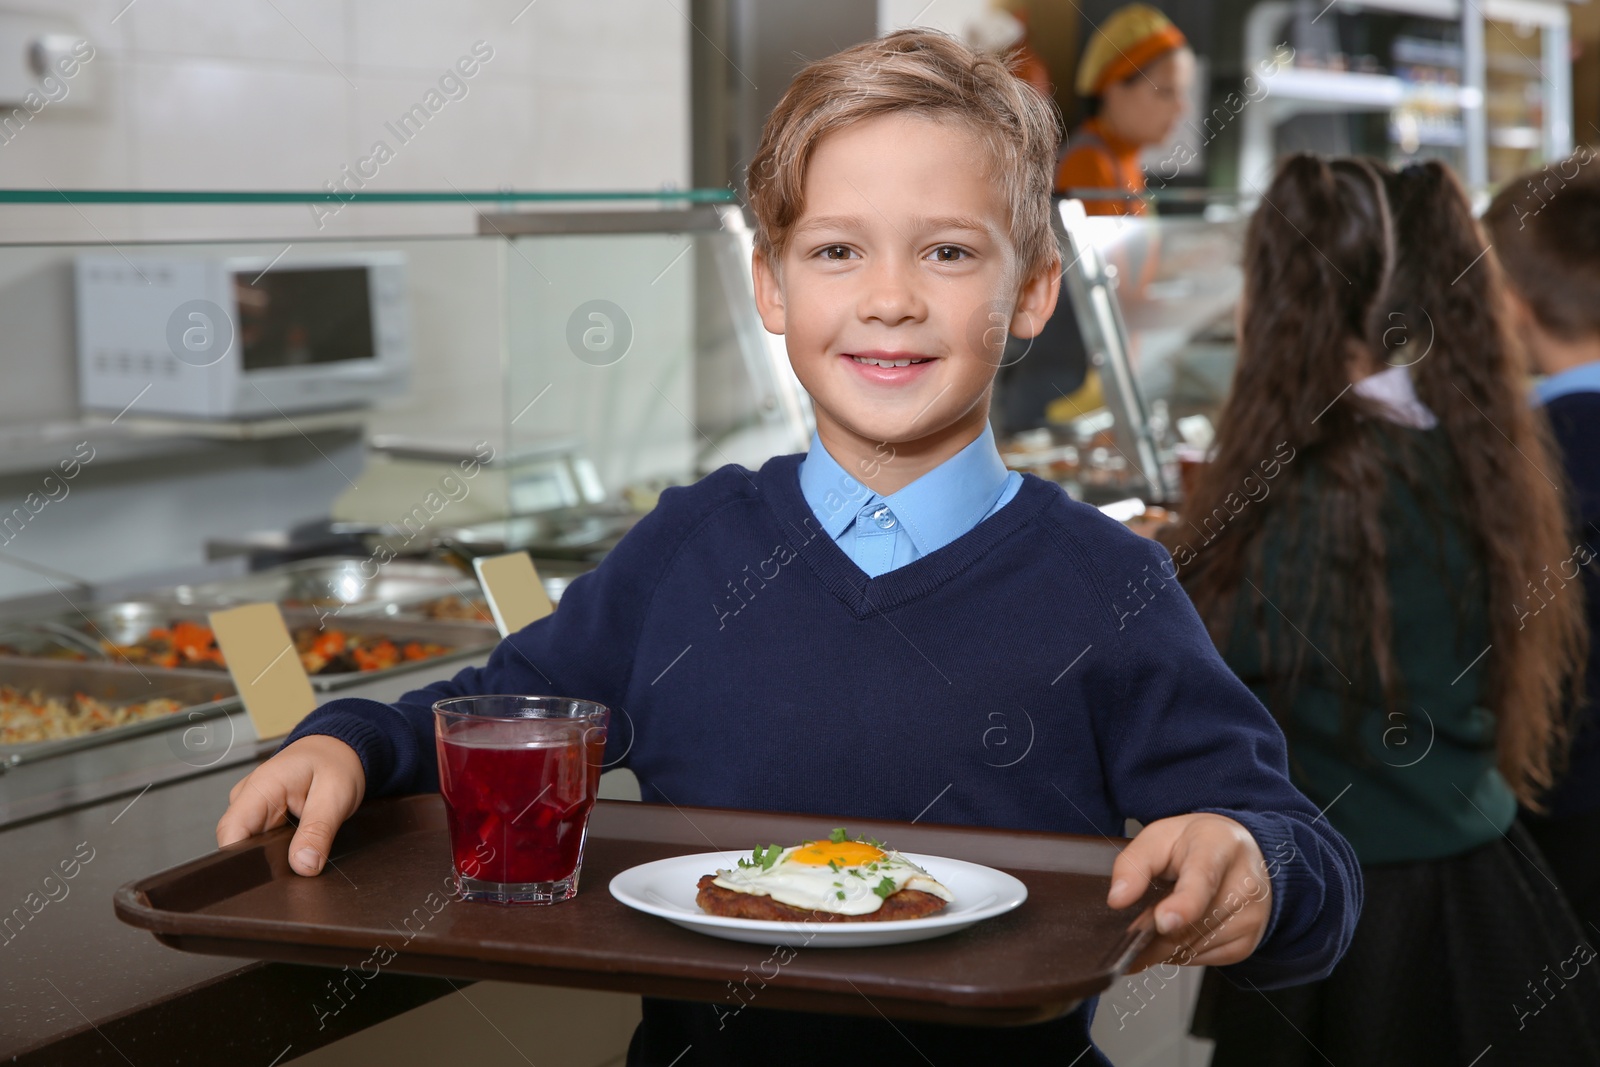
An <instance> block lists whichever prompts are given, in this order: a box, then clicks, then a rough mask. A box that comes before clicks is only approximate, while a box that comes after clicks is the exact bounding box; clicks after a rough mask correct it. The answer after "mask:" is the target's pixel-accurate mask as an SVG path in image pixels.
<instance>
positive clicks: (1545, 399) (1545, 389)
mask: <svg viewBox="0 0 1600 1067" xmlns="http://www.w3.org/2000/svg"><path fill="white" fill-rule="evenodd" d="M1568 393H1600V361H1597V362H1594V363H1580V364H1578V365H1577V366H1576V367H1573V368H1571V369H1569V370H1564V371H1562V372H1561V373H1560V374H1552V375H1550V377H1548V378H1545V379H1544V380H1543V381H1541V382H1540V383H1539V384H1538V385H1536V386H1534V387H1533V396H1534V400H1535V402H1536V403H1539V404H1548V403H1550V401H1552V400H1554V399H1555V398H1556V397H1558V396H1566V395H1567V394H1568ZM815 506H816V505H815V504H813V505H812V507H815Z"/></svg>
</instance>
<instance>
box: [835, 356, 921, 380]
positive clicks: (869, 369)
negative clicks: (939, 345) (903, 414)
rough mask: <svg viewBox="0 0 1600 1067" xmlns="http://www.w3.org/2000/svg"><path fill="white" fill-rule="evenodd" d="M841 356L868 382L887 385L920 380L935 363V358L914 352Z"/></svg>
mask: <svg viewBox="0 0 1600 1067" xmlns="http://www.w3.org/2000/svg"><path fill="white" fill-rule="evenodd" d="M840 356H841V358H842V359H844V360H845V361H846V362H848V363H849V364H850V365H851V367H852V368H854V370H855V371H856V373H858V374H860V375H861V376H862V377H864V378H866V379H867V380H868V381H872V382H880V383H886V384H898V383H901V382H906V381H910V380H911V379H913V378H920V377H922V375H923V374H924V373H926V371H927V368H928V367H929V366H930V365H931V364H932V363H933V362H934V357H932V356H922V355H918V354H916V353H914V352H876V351H874V352H842V353H840Z"/></svg>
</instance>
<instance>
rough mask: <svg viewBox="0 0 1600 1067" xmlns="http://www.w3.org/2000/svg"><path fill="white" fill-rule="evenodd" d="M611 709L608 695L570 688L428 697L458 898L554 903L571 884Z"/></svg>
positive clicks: (574, 886)
mask: <svg viewBox="0 0 1600 1067" xmlns="http://www.w3.org/2000/svg"><path fill="white" fill-rule="evenodd" d="M610 718H611V712H610V710H609V709H607V708H606V707H605V705H603V704H596V703H595V702H594V701H592V700H576V699H573V698H570V697H551V696H472V697H455V698H452V699H450V700H441V701H439V702H438V703H437V704H435V705H434V706H433V721H434V741H435V744H436V745H437V746H438V750H439V791H440V792H441V793H443V794H444V806H445V812H446V813H447V815H448V818H449V821H450V848H451V851H452V853H453V854H454V858H455V869H456V877H457V880H458V882H459V884H460V895H461V899H463V900H489V901H494V902H496V903H500V904H556V903H559V902H561V901H563V900H570V899H571V898H572V897H573V896H574V895H576V894H577V892H578V872H579V870H580V869H581V868H582V867H583V842H584V838H585V837H586V836H587V834H588V830H589V810H590V809H591V808H593V807H594V798H595V793H596V792H597V791H598V790H599V788H600V770H601V761H602V760H603V758H604V753H605V747H606V727H607V726H608V725H609V723H610Z"/></svg>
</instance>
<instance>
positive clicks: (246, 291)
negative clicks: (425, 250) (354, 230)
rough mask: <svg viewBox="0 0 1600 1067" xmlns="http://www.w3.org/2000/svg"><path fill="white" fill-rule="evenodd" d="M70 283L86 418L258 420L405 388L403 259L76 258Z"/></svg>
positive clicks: (379, 255)
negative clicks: (100, 414)
mask: <svg viewBox="0 0 1600 1067" xmlns="http://www.w3.org/2000/svg"><path fill="white" fill-rule="evenodd" d="M75 281H76V294H77V330H78V338H77V349H78V398H79V402H80V404H81V405H82V407H83V408H84V410H86V411H109V412H117V413H119V415H120V413H122V412H125V411H130V410H131V411H133V412H134V413H136V414H143V415H164V416H177V417H180V418H194V419H264V418H273V417H275V416H277V417H281V416H286V415H289V414H291V413H295V412H305V411H317V410H327V409H333V408H345V407H355V406H359V405H363V404H367V403H370V402H372V401H373V400H376V399H378V398H380V397H384V396H392V395H396V394H400V393H404V392H405V391H406V390H407V389H408V388H409V386H410V377H411V324H410V314H409V311H408V305H407V290H406V261H405V256H404V254H403V253H398V252H368V253H358V254H350V255H336V256H323V257H318V258H315V259H300V260H284V259H279V260H271V259H267V258H265V257H260V258H257V257H229V258H221V259H201V258H176V257H166V258H151V257H148V256H138V255H130V256H127V257H124V256H106V255H84V256H79V257H78V258H77V260H76V263H75Z"/></svg>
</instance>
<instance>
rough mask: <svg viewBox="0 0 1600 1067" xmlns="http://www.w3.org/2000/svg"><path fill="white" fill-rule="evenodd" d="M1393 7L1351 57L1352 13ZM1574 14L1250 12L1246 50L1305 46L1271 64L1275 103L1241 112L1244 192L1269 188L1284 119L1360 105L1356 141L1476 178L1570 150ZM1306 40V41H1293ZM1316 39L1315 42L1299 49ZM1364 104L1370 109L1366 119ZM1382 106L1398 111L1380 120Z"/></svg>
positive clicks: (1487, 179) (1491, 4) (1256, 52)
mask: <svg viewBox="0 0 1600 1067" xmlns="http://www.w3.org/2000/svg"><path fill="white" fill-rule="evenodd" d="M1357 13H1359V14H1363V15H1369V16H1373V15H1376V16H1390V17H1391V23H1390V28H1392V29H1393V32H1392V34H1390V35H1389V36H1388V39H1387V40H1380V39H1381V38H1382V37H1383V35H1382V34H1381V33H1380V34H1375V35H1373V40H1374V44H1375V47H1374V48H1373V52H1379V53H1382V54H1372V52H1363V53H1361V54H1357V55H1348V54H1346V53H1345V51H1344V50H1343V47H1342V44H1343V42H1341V41H1340V37H1339V35H1340V32H1341V30H1340V28H1339V27H1337V26H1336V25H1335V24H1336V22H1337V20H1338V18H1339V17H1340V16H1341V15H1344V14H1357ZM1568 22H1569V18H1568V12H1567V8H1566V6H1565V4H1564V3H1561V2H1559V0H1482V2H1481V3H1480V0H1469V2H1468V3H1467V4H1466V5H1465V6H1463V5H1462V4H1461V3H1459V2H1458V0H1336V2H1335V3H1333V4H1330V5H1328V6H1327V7H1323V6H1322V4H1321V2H1320V0H1316V2H1315V3H1314V5H1313V4H1311V3H1307V2H1301V0H1267V2H1265V3H1261V4H1258V5H1256V7H1254V8H1253V9H1251V11H1250V14H1249V16H1248V17H1247V18H1246V21H1245V28H1244V48H1245V55H1246V56H1248V57H1262V56H1271V55H1274V54H1275V52H1276V50H1277V48H1278V47H1279V46H1280V45H1282V44H1284V43H1290V44H1295V47H1296V48H1297V49H1298V51H1297V52H1296V60H1295V64H1294V65H1292V66H1278V67H1275V68H1274V67H1272V66H1271V65H1270V64H1257V66H1258V69H1262V70H1264V71H1265V70H1271V73H1268V74H1266V76H1265V77H1264V78H1263V82H1264V84H1265V86H1266V89H1267V94H1266V96H1265V98H1264V101H1263V102H1264V104H1265V106H1263V107H1256V108H1250V109H1247V110H1246V111H1245V112H1244V113H1243V115H1242V117H1241V119H1242V121H1241V146H1240V160H1239V191H1240V192H1241V193H1242V194H1245V195H1251V194H1254V193H1258V191H1259V188H1260V186H1261V185H1262V184H1264V182H1265V181H1266V180H1267V176H1268V175H1269V174H1270V173H1271V168H1272V164H1273V161H1274V160H1275V159H1276V158H1277V156H1278V154H1279V149H1278V140H1279V134H1280V128H1281V127H1282V126H1283V125H1284V124H1285V123H1286V122H1288V121H1289V120H1291V119H1294V118H1297V117H1300V116H1306V115H1322V116H1339V115H1344V116H1350V117H1351V122H1350V128H1351V129H1354V130H1357V131H1358V133H1357V134H1355V135H1352V137H1351V140H1352V142H1353V144H1352V147H1351V150H1353V151H1357V152H1363V153H1366V154H1373V155H1380V156H1386V157H1387V158H1388V160H1389V162H1390V163H1392V164H1395V165H1404V164H1406V163H1409V162H1413V161H1415V160H1419V159H1442V160H1444V161H1445V162H1447V163H1449V164H1451V165H1452V166H1454V167H1455V168H1456V169H1457V170H1458V171H1459V172H1460V173H1461V174H1462V176H1463V177H1464V178H1465V180H1466V182H1467V184H1468V185H1469V186H1471V187H1473V188H1483V187H1485V186H1490V185H1497V184H1500V183H1503V182H1506V181H1508V180H1510V179H1511V178H1513V177H1514V176H1515V175H1516V174H1518V173H1521V172H1523V171H1526V170H1528V169H1531V168H1533V167H1537V166H1538V165H1539V164H1540V163H1542V162H1544V161H1546V160H1550V159H1558V158H1561V157H1563V156H1565V155H1566V154H1567V153H1569V152H1570V151H1571V150H1572V116H1571V111H1572V107H1571V95H1572V94H1571V79H1570V72H1569V71H1568V65H1567V62H1566V54H1567V47H1568V45H1567V42H1568ZM1296 38H1299V39H1300V40H1299V43H1298V44H1296V42H1295V39H1296ZM1307 41H1310V42H1313V45H1312V46H1311V47H1306V48H1301V47H1300V45H1302V44H1306V42H1307ZM1361 116H1368V118H1367V119H1366V120H1363V119H1362V118H1361ZM1380 116H1386V119H1387V121H1382V120H1381V119H1380Z"/></svg>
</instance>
